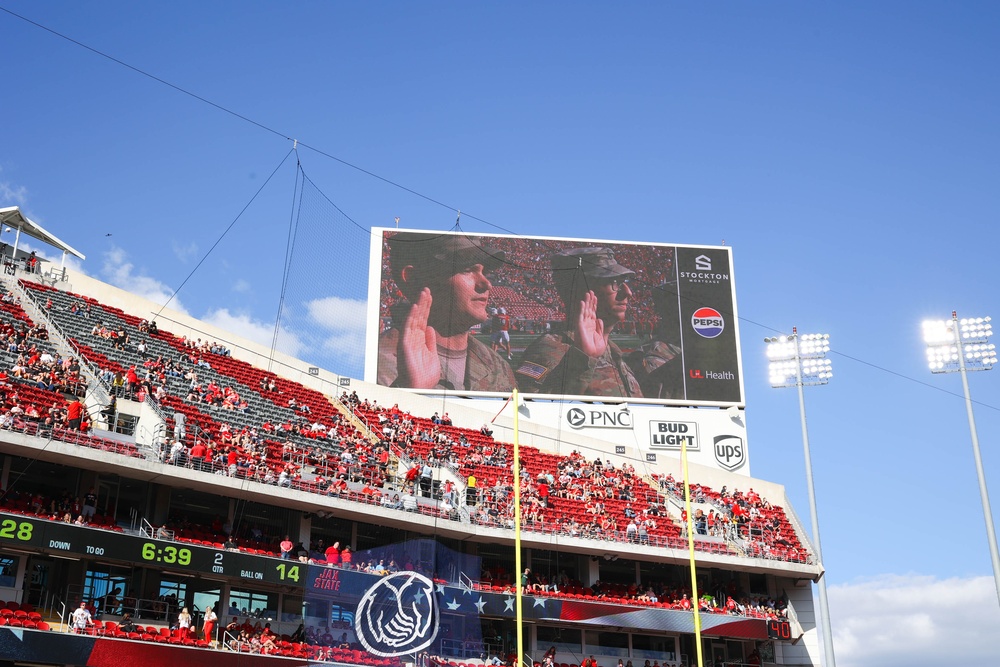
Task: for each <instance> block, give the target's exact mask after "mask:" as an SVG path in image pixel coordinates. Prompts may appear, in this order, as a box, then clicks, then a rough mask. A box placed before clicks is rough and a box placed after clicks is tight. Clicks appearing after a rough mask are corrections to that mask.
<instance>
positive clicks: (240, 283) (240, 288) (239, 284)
mask: <svg viewBox="0 0 1000 667" xmlns="http://www.w3.org/2000/svg"><path fill="white" fill-rule="evenodd" d="M233 291H234V292H240V293H241V294H246V293H247V292H249V291H250V281H248V280H244V279H243V278H240V279H238V280H237V281H236V282H235V283H233Z"/></svg>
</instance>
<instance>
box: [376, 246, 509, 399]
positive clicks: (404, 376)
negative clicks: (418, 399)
mask: <svg viewBox="0 0 1000 667" xmlns="http://www.w3.org/2000/svg"><path fill="white" fill-rule="evenodd" d="M389 254H390V263H391V266H392V275H393V279H395V281H396V284H397V286H398V287H399V289H400V291H401V292H402V293H403V295H404V296H405V297H406V298H407V300H408V301H409V304H402V305H401V307H399V308H395V309H394V317H393V327H392V328H391V329H388V330H387V331H385V332H383V333H382V335H380V336H379V342H378V373H377V381H378V383H379V384H381V385H386V386H392V387H410V388H414V389H449V390H465V391H493V392H509V391H511V390H512V389H513V388H514V373H513V371H512V370H511V367H510V365H509V364H508V363H507V362H506V361H505V360H503V359H501V358H500V355H498V354H497V353H496V352H494V351H493V350H491V349H490V348H489V346H487V345H484V344H483V343H480V342H479V341H478V340H476V339H475V338H473V337H472V336H471V335H470V334H469V329H470V328H471V327H473V326H475V325H476V324H479V323H481V322H483V321H485V320H486V319H488V317H489V316H488V315H487V312H486V304H487V302H488V301H489V296H490V288H491V287H492V284H491V283H490V281H489V279H488V278H487V277H486V275H485V274H486V273H487V272H488V271H491V270H493V269H495V268H496V267H497V266H498V265H499V264H500V263H501V262H502V261H503V258H504V253H503V252H502V251H499V250H494V249H492V248H489V247H487V246H484V245H482V244H481V243H480V242H479V241H478V240H476V239H473V238H471V237H468V236H460V235H452V234H444V235H440V236H431V235H427V234H419V233H411V232H399V233H396V234H394V235H393V236H392V237H391V238H390V239H389ZM411 304H412V305H411Z"/></svg>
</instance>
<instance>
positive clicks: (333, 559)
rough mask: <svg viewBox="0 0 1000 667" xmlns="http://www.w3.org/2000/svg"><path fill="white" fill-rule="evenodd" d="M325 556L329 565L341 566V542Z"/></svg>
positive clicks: (335, 544)
mask: <svg viewBox="0 0 1000 667" xmlns="http://www.w3.org/2000/svg"><path fill="white" fill-rule="evenodd" d="M324 555H325V556H326V562H327V564H328V565H340V542H334V543H333V546H331V547H329V548H328V549H327V550H326V552H325V554H324Z"/></svg>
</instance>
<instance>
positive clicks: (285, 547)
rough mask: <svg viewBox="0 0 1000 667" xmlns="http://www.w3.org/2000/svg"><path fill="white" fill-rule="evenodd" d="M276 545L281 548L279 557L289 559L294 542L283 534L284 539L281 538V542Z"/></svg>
mask: <svg viewBox="0 0 1000 667" xmlns="http://www.w3.org/2000/svg"><path fill="white" fill-rule="evenodd" d="M278 546H279V548H280V549H281V557H282V558H284V559H286V560H289V559H291V557H292V551H293V550H294V549H295V544H294V543H293V542H292V539H291V538H290V537H289V536H288V535H285V539H283V540H282V541H281V544H280V545H278Z"/></svg>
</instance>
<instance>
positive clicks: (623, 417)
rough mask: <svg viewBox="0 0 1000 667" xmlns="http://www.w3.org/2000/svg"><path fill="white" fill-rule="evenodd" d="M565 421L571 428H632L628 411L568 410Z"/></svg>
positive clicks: (630, 414)
mask: <svg viewBox="0 0 1000 667" xmlns="http://www.w3.org/2000/svg"><path fill="white" fill-rule="evenodd" d="M566 421H567V423H569V425H570V426H571V427H572V428H632V413H631V412H629V411H628V410H584V409H583V408H570V409H569V410H567V411H566Z"/></svg>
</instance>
